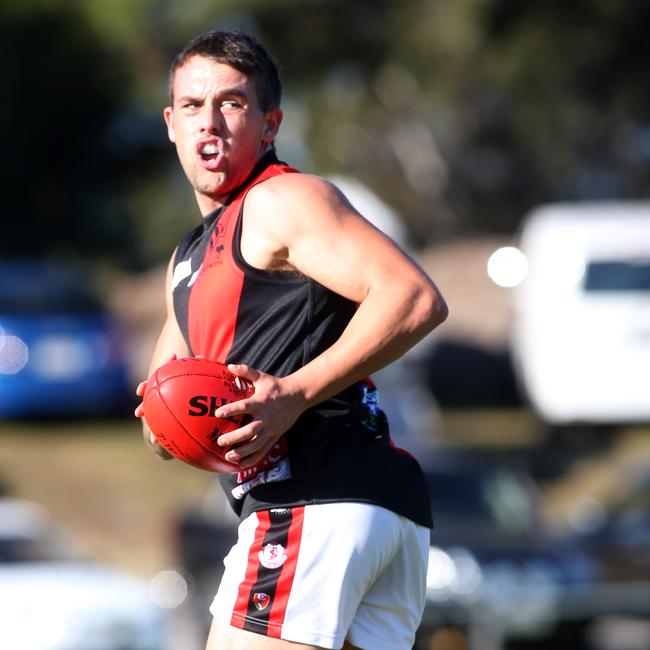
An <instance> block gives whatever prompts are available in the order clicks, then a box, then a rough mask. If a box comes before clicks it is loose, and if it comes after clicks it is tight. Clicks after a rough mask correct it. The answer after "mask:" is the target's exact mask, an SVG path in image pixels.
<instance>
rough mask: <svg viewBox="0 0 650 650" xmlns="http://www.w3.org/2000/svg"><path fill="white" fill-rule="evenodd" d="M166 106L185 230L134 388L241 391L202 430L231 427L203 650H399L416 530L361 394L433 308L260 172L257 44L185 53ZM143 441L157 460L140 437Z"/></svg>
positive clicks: (271, 78) (410, 497)
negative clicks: (146, 372)
mask: <svg viewBox="0 0 650 650" xmlns="http://www.w3.org/2000/svg"><path fill="white" fill-rule="evenodd" d="M170 94H171V105H170V106H169V107H168V108H166V109H165V111H164V116H165V121H166V124H167V128H168V134H169V138H170V140H171V141H172V142H173V143H174V144H175V145H176V149H177V152H178V156H179V159H180V162H181V165H182V167H183V170H184V171H185V174H186V175H187V177H188V179H189V181H190V183H191V185H192V187H193V189H194V194H195V196H196V200H197V203H198V206H199V209H200V211H201V214H202V216H203V219H202V224H201V225H199V226H198V227H197V228H195V229H194V230H193V231H191V232H190V233H188V235H187V236H186V237H185V238H184V239H183V240H182V241H181V243H180V244H179V246H178V247H177V249H176V250H175V252H174V255H173V256H172V259H171V261H170V264H169V268H168V273H167V288H166V294H167V311H168V316H167V320H166V322H165V324H164V326H163V329H162V332H161V334H160V337H159V339H158V342H157V344H156V346H155V349H154V353H153V358H152V362H151V370H153V369H155V368H156V367H158V366H159V365H161V364H162V363H163V362H164V361H166V360H167V359H168V358H170V356H174V355H176V356H186V355H188V354H191V355H195V356H205V357H209V358H214V359H217V360H220V361H224V362H227V363H229V364H233V365H230V366H229V367H230V370H231V371H232V372H233V373H234V374H235V375H237V376H239V377H241V378H243V379H246V380H248V381H250V382H252V384H253V385H254V388H255V393H254V395H253V396H252V397H250V398H248V399H245V400H242V401H240V402H237V403H233V404H229V405H226V406H222V407H221V408H219V409H218V410H217V411H216V415H217V417H228V416H232V415H236V414H246V416H247V423H246V424H245V425H244V426H242V427H241V428H239V429H237V430H235V431H232V432H230V433H228V434H225V435H222V436H221V437H220V438H219V440H218V444H219V445H221V446H223V447H225V448H228V449H229V451H228V452H227V455H226V458H227V459H228V460H229V461H232V462H233V463H236V464H238V465H239V467H240V468H241V469H240V472H239V473H238V474H229V475H222V476H220V479H221V482H222V484H223V486H224V489H225V491H226V495H227V497H228V498H229V501H230V503H231V505H232V506H233V508H234V509H235V511H236V512H237V513H238V514H239V515H240V516H241V519H242V521H241V524H240V527H239V536H238V541H237V543H236V544H235V546H234V547H233V549H232V550H231V552H230V553H229V555H228V556H227V558H226V559H225V561H224V564H225V573H224V576H223V578H222V582H221V585H220V586H219V590H218V592H217V595H216V597H215V600H214V602H213V605H212V607H211V612H212V613H213V615H214V622H213V626H212V629H211V632H210V636H209V639H208V644H207V649H208V650H244V649H248V648H254V649H259V650H265V649H269V650H274V649H277V650H282V649H287V650H289V649H296V650H297V649H301V648H345V649H347V650H354V649H355V648H359V649H362V650H407V649H408V648H411V647H412V644H413V638H414V635H415V630H416V628H417V626H418V624H419V621H420V617H421V615H422V609H423V606H424V583H425V574H426V562H427V553H428V539H429V531H428V527H430V525H431V521H430V511H429V504H428V498H427V493H426V486H425V483H424V479H423V477H422V474H421V471H420V469H419V466H418V465H417V463H416V461H415V460H414V459H413V458H412V457H411V456H409V455H408V454H407V453H406V452H404V451H402V450H399V449H396V448H395V447H394V446H393V445H392V444H391V441H390V437H389V434H388V428H387V424H386V421H385V417H384V416H383V413H382V412H381V411H380V410H379V407H378V404H377V397H376V391H375V390H374V387H373V385H372V382H371V381H370V380H369V379H368V376H369V374H370V373H372V372H374V371H376V370H378V369H379V368H381V367H383V366H385V365H386V364H388V363H390V362H391V361H393V360H394V359H396V358H398V357H399V356H401V355H402V354H403V353H404V352H405V351H406V350H408V349H409V348H410V347H411V346H412V345H414V344H415V343H416V342H417V341H418V340H419V339H421V338H422V337H423V336H424V335H425V334H427V333H428V332H429V331H431V330H432V329H433V328H434V327H435V326H436V325H438V324H439V323H440V322H442V321H443V320H444V318H445V317H446V313H447V310H446V306H445V303H444V301H443V299H442V298H441V296H440V294H439V292H438V291H437V289H436V287H435V286H434V285H433V283H432V282H431V280H429V278H427V276H426V275H425V274H424V273H423V272H422V271H421V269H420V268H419V267H418V266H416V265H415V264H414V263H413V261H412V260H410V259H409V258H408V257H407V256H406V255H405V254H404V253H403V252H402V251H401V250H399V249H398V248H397V246H396V245H395V244H394V243H393V242H392V241H391V240H389V239H388V238H387V237H385V236H384V235H383V234H382V233H380V232H379V231H378V230H376V229H375V228H373V227H372V226H371V225H370V224H369V223H368V222H367V221H366V220H364V219H363V218H362V217H361V216H360V215H359V214H358V213H357V212H356V211H355V210H354V209H353V208H352V206H351V205H350V204H349V203H348V201H347V200H346V199H345V197H344V196H343V195H342V194H341V193H340V192H339V191H338V190H337V189H336V188H335V187H333V186H332V185H331V184H329V183H327V182H325V181H324V180H322V179H321V178H318V177H315V176H311V175H307V174H300V173H297V172H296V170H293V169H291V168H290V167H288V166H287V165H285V164H284V163H280V162H279V161H278V160H277V158H276V157H275V149H274V139H275V136H276V134H277V132H278V129H279V127H280V123H281V121H282V112H281V110H280V81H279V78H278V73H277V69H276V66H275V63H274V62H273V60H272V59H271V57H270V56H269V55H268V53H267V52H266V51H265V50H264V49H263V48H262V47H261V46H260V44H259V43H258V42H257V41H255V40H254V39H252V38H250V37H249V36H246V35H244V34H242V33H239V32H222V31H216V32H209V33H207V34H204V35H202V36H199V37H198V38H196V39H195V40H194V41H192V42H191V43H190V44H189V45H188V46H187V47H186V48H185V49H184V50H183V51H182V52H181V53H180V54H179V55H178V57H177V58H176V60H175V61H174V63H173V65H172V70H171V75H170ZM143 391H144V382H143V383H141V384H140V386H139V387H138V394H139V395H142V394H143ZM136 415H138V416H142V415H143V409H142V406H141V405H140V406H139V407H138V408H137V409H136ZM145 437H146V439H147V440H148V441H149V443H150V444H151V445H152V446H153V447H154V449H156V447H157V445H156V443H155V438H154V437H153V436H152V434H151V432H150V431H149V430H148V429H147V427H146V424H145Z"/></svg>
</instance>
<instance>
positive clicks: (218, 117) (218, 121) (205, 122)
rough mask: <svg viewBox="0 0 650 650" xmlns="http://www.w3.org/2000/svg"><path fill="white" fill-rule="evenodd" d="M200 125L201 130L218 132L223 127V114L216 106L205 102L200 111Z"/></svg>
mask: <svg viewBox="0 0 650 650" xmlns="http://www.w3.org/2000/svg"><path fill="white" fill-rule="evenodd" d="M200 126H201V130H202V131H207V132H209V133H218V132H219V131H221V129H222V128H223V115H222V114H221V110H220V108H219V107H217V106H213V105H211V104H208V103H206V104H205V105H204V106H203V110H202V111H201V119H200Z"/></svg>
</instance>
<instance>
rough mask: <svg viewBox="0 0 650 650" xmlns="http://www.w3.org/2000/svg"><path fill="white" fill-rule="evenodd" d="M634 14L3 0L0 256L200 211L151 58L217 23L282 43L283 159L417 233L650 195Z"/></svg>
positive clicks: (558, 5)
mask: <svg viewBox="0 0 650 650" xmlns="http://www.w3.org/2000/svg"><path fill="white" fill-rule="evenodd" d="M648 19H650V5H648V4H647V2H645V0H627V1H626V2H624V3H622V2H618V1H616V0H545V1H544V2H542V1H541V0H530V1H529V2H519V1H518V0H455V1H454V2H443V1H442V0H439V1H436V0H220V1H218V0H184V1H181V0H132V1H130V2H127V1H126V0H3V3H2V4H1V5H0V52H1V53H2V56H3V59H2V60H3V66H2V68H1V72H0V75H1V77H0V80H1V82H2V87H3V89H4V91H5V98H6V99H5V102H3V105H2V109H0V110H1V111H2V112H1V113H0V115H1V116H2V119H1V120H0V124H1V127H0V128H2V138H3V142H4V145H5V146H4V147H3V151H4V159H3V173H2V178H3V182H4V184H5V191H4V211H5V216H6V218H5V229H4V232H3V237H2V238H1V239H0V254H2V255H11V254H40V255H43V254H55V255H77V256H91V257H94V258H97V259H100V260H106V261H110V262H111V263H113V264H118V265H121V266H125V267H129V268H142V267H144V266H147V265H149V264H151V263H153V262H157V261H161V260H162V259H164V258H166V256H167V255H168V254H169V251H170V250H171V248H172V247H173V245H174V242H175V241H176V240H177V238H178V236H179V234H180V233H182V232H183V231H184V230H186V229H187V228H188V227H190V226H191V225H193V224H194V223H196V220H197V218H198V213H197V211H196V208H195V206H194V203H193V199H192V196H191V192H190V190H189V188H188V187H187V185H186V183H185V181H184V179H183V177H182V173H181V171H180V169H179V168H178V165H177V164H176V161H175V155H174V151H173V148H172V147H171V145H170V144H169V143H168V142H167V140H166V134H165V130H164V128H163V123H162V119H161V109H162V107H163V106H164V103H165V96H166V75H167V69H168V66H169V63H170V61H171V59H172V58H173V56H174V54H175V52H176V51H177V50H178V49H179V48H180V47H182V45H183V44H184V43H185V42H186V41H187V40H188V39H189V38H191V37H192V36H193V35H195V34H196V33H199V32H201V31H205V30H206V29H209V28H213V27H218V26H222V27H237V28H242V29H245V30H247V31H250V32H252V33H253V34H255V35H257V36H258V37H260V38H261V40H262V41H263V42H264V43H265V44H266V45H267V46H268V48H269V49H270V50H271V51H272V52H273V53H274V54H275V56H276V58H277V59H278V61H279V62H280V66H281V70H282V73H283V77H284V82H285V101H284V107H285V115H286V117H285V124H284V125H283V133H282V135H281V137H280V138H279V142H278V149H279V153H280V155H281V157H282V158H284V159H285V160H287V161H288V162H290V163H292V164H295V165H297V166H300V167H302V168H303V169H304V170H305V171H312V172H315V173H320V174H333V173H346V174H351V175H354V176H357V177H358V178H360V179H361V180H363V181H364V182H365V183H367V184H368V185H369V186H370V187H371V188H373V189H374V190H375V191H376V192H377V193H378V194H379V195H380V196H382V197H383V198H384V199H385V200H387V201H388V202H389V203H390V204H392V205H393V206H394V207H395V208H396V209H397V210H398V211H399V212H400V213H401V214H402V215H403V217H404V219H405V220H406V222H407V223H408V225H409V229H410V232H411V234H412V236H413V243H414V244H416V245H423V244H428V243H431V242H434V241H440V240H444V239H446V238H451V237H457V236H462V235H467V234H477V233H486V232H491V233H495V232H497V233H509V232H512V231H513V229H515V228H516V226H517V224H518V222H519V220H520V218H521V216H522V215H523V213H524V212H525V211H526V210H527V209H529V208H530V207H531V206H532V205H534V204H536V203H539V202H545V201H550V200H557V199H576V198H579V199H588V198H604V197H644V196H647V193H648V183H649V180H650V176H649V173H650V122H649V121H648V117H647V116H648V114H649V109H650V85H649V84H647V83H646V80H645V74H644V73H645V71H646V68H647V64H648V62H649V61H650V40H648V39H647V38H646V37H645V25H646V24H647V23H648Z"/></svg>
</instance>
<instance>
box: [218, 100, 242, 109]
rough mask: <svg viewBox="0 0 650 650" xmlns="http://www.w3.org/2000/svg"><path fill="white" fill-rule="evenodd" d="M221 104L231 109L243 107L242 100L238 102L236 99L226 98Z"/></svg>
mask: <svg viewBox="0 0 650 650" xmlns="http://www.w3.org/2000/svg"><path fill="white" fill-rule="evenodd" d="M221 105H222V106H223V107H224V108H230V109H235V108H241V102H238V101H237V100H236V99H226V100H225V101H223V102H221Z"/></svg>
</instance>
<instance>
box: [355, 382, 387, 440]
mask: <svg viewBox="0 0 650 650" xmlns="http://www.w3.org/2000/svg"><path fill="white" fill-rule="evenodd" d="M361 405H362V406H363V407H364V409H365V411H366V415H365V417H364V418H363V420H362V423H363V425H364V426H366V427H367V428H368V429H370V430H371V431H378V430H379V428H380V427H381V425H382V422H383V421H384V420H385V418H386V416H385V415H384V412H383V411H382V410H381V409H380V408H379V397H378V395H377V389H376V388H375V387H374V386H372V387H371V386H368V385H367V384H362V385H361Z"/></svg>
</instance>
